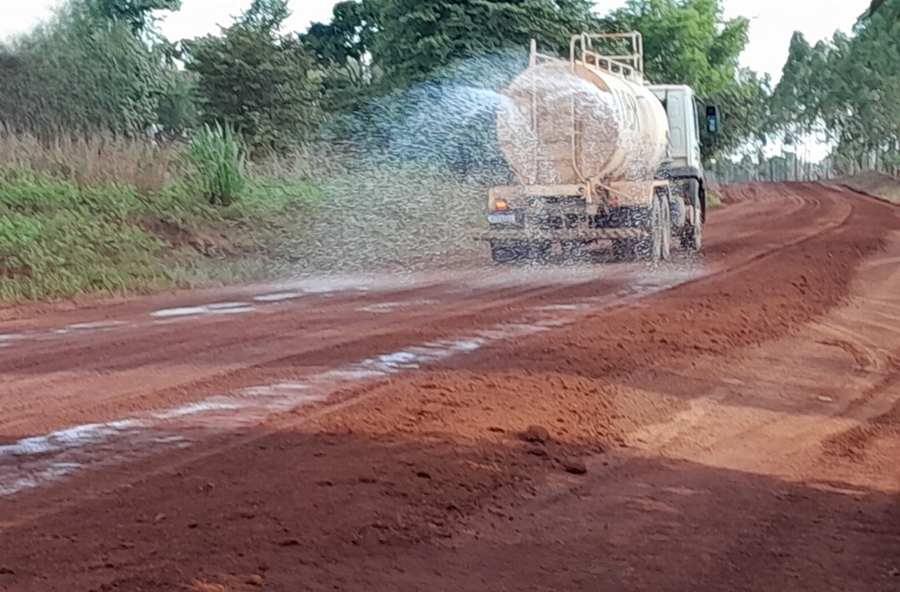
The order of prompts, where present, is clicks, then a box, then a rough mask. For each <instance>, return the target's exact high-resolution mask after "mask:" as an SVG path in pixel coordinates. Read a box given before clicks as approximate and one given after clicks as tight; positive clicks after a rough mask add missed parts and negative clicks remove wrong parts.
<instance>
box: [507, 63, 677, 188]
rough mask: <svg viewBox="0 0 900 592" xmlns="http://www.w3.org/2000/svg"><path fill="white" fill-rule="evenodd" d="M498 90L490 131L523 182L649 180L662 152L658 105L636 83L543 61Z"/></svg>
mask: <svg viewBox="0 0 900 592" xmlns="http://www.w3.org/2000/svg"><path fill="white" fill-rule="evenodd" d="M573 69H574V71H573ZM501 94H502V95H503V96H505V97H507V99H508V100H505V102H504V104H503V106H502V107H501V108H500V110H499V112H498V117H497V136H498V139H499V141H500V147H501V150H502V151H503V155H504V157H505V158H506V160H507V161H508V162H509V164H510V166H511V167H512V168H513V170H515V171H516V174H517V175H518V177H519V182H520V183H522V184H524V185H553V184H579V183H584V182H585V181H587V180H588V179H592V180H595V181H599V182H621V181H632V182H634V181H647V180H652V179H653V178H654V175H655V173H656V172H657V169H658V167H659V165H660V163H661V161H662V159H663V158H664V157H665V155H666V149H667V145H668V133H669V123H668V118H667V117H666V112H665V109H664V108H663V106H662V103H661V102H660V101H659V99H658V98H656V97H655V96H654V95H653V94H652V93H651V92H650V90H648V88H647V87H646V86H644V85H643V84H641V83H640V82H635V81H633V80H631V79H626V78H624V77H622V76H619V75H617V74H612V73H610V72H607V71H604V70H601V69H599V68H596V67H595V66H593V65H586V64H584V63H582V62H580V61H578V62H575V66H574V68H573V66H572V63H570V62H568V61H563V60H548V61H543V62H541V63H538V64H536V65H533V66H531V67H529V68H528V69H527V70H525V71H524V72H523V73H522V74H520V75H519V76H518V77H517V78H516V79H515V80H514V81H513V82H512V83H511V84H510V85H509V86H508V87H507V88H506V89H504V90H503V91H502V93H501Z"/></svg>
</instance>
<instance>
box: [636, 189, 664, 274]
mask: <svg viewBox="0 0 900 592" xmlns="http://www.w3.org/2000/svg"><path fill="white" fill-rule="evenodd" d="M649 214H650V215H649V220H648V221H647V226H646V229H647V231H648V232H649V236H648V237H647V238H645V239H643V240H642V241H641V242H640V245H639V247H638V249H639V251H640V253H641V254H642V255H643V256H644V258H645V259H647V260H648V261H650V262H651V263H658V262H660V261H665V260H666V259H668V258H669V256H670V255H671V249H672V243H671V237H672V231H671V228H670V219H669V207H668V204H667V203H666V198H665V196H663V195H654V196H653V202H652V204H651V206H650V212H649Z"/></svg>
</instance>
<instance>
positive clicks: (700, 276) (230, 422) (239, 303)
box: [0, 185, 900, 592]
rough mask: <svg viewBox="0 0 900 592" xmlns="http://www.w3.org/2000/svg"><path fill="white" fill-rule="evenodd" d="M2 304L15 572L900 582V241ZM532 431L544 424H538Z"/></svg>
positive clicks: (26, 581)
mask: <svg viewBox="0 0 900 592" xmlns="http://www.w3.org/2000/svg"><path fill="white" fill-rule="evenodd" d="M727 197H728V199H727V206H726V207H723V208H721V209H718V210H716V211H714V212H711V215H710V218H709V222H708V226H707V229H706V236H705V241H706V245H705V247H704V256H703V257H702V258H701V259H700V260H697V261H680V262H676V263H673V264H671V265H667V266H665V267H664V268H663V269H660V270H655V271H654V270H647V269H643V268H640V267H636V266H630V265H613V266H602V267H597V268H588V269H582V268H573V269H537V270H523V269H503V270H496V269H492V268H475V269H470V270H460V271H457V272H453V273H442V274H434V275H433V276H428V275H408V276H403V277H376V276H372V277H366V278H331V279H329V280H327V281H326V280H324V279H321V278H319V279H317V280H305V281H300V280H298V281H297V282H292V283H288V284H282V285H277V286H263V287H254V288H241V289H234V290H229V291H214V292H196V293H191V294H178V295H169V296H165V297H156V298H145V299H135V300H130V301H123V302H119V303H116V304H112V305H108V306H100V305H95V306H92V307H86V308H79V307H75V308H70V309H69V310H51V311H43V312H42V313H41V314H34V313H33V312H31V311H28V310H25V311H6V312H5V313H4V315H5V317H4V318H6V319H7V320H6V321H4V322H3V323H2V324H0V372H2V376H3V382H2V385H0V590H16V591H18V590H41V591H43V590H117V591H118V590H135V591H136V590H194V591H236V590H255V589H265V590H290V591H294V590H353V591H356V590H360V591H362V590H365V591H374V590H426V589H427V590H429V592H433V591H443V590H447V591H451V590H452V591H454V592H459V591H467V590H471V591H475V590H479V591H481V590H516V591H526V590H529V591H530V590H535V591H537V590H561V591H563V590H564V591H569V590H585V591H591V592H596V591H598V590H616V591H620V590H641V591H644V590H647V591H650V590H652V591H654V592H657V591H660V590H729V591H733V590H754V591H759V590H778V591H785V590H798V591H799V590H867V591H868V590H898V589H900V466H898V464H897V458H900V456H898V455H900V365H898V360H900V345H898V344H900V265H898V264H900V236H898V235H897V233H896V229H898V228H900V222H898V218H897V214H896V212H897V211H898V210H897V209H896V208H895V207H893V206H890V205H888V204H884V203H881V202H878V201H876V200H873V199H869V198H866V197H863V196H860V195H858V194H854V193H852V192H849V191H845V190H840V189H836V188H829V187H825V186H821V185H774V186H765V185H761V186H746V187H734V188H732V189H731V190H730V191H729V194H728V196H727ZM529 428H530V429H529Z"/></svg>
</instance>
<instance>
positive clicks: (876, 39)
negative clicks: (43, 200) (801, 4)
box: [773, 0, 900, 171]
mask: <svg viewBox="0 0 900 592" xmlns="http://www.w3.org/2000/svg"><path fill="white" fill-rule="evenodd" d="M895 7H900V2H898V0H887V1H886V2H885V3H884V4H883V5H881V6H876V7H875V8H876V9H877V10H874V11H867V13H866V14H864V15H863V16H862V17H861V18H860V19H859V21H858V22H857V24H856V26H855V27H854V30H853V35H852V36H848V35H845V34H843V33H840V32H838V33H835V35H834V36H833V38H832V39H831V40H830V41H827V42H820V43H817V44H816V45H815V46H814V47H810V46H809V45H808V44H806V42H805V41H804V40H803V39H802V36H801V35H800V34H795V35H794V39H793V40H792V43H791V50H790V52H789V54H788V58H787V60H786V62H785V66H784V69H783V74H782V80H781V82H780V83H779V85H778V87H777V88H776V89H775V93H774V96H773V111H774V112H775V113H776V114H777V118H778V120H779V125H780V126H781V127H782V128H783V129H785V130H788V131H789V132H790V131H791V130H793V129H796V128H798V127H800V128H803V129H804V130H807V129H812V130H815V131H819V132H822V133H824V134H825V136H826V138H827V140H829V141H830V142H831V143H832V144H833V145H834V153H833V157H834V160H835V162H836V163H837V164H838V165H839V166H840V167H841V168H842V169H843V170H844V171H853V170H858V169H860V168H868V167H869V166H873V165H874V166H876V167H878V168H881V167H885V166H894V165H893V164H892V163H894V162H895V161H897V157H898V156H900V105H898V103H897V101H896V100H895V97H896V96H897V93H900V44H898V43H897V40H896V26H897V25H896V16H895V15H894V13H893V12H892V11H893V9H894V8H895Z"/></svg>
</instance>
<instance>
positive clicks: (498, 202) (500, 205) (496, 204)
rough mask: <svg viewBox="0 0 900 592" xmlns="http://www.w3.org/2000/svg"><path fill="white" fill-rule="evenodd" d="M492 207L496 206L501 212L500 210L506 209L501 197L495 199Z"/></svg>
mask: <svg viewBox="0 0 900 592" xmlns="http://www.w3.org/2000/svg"><path fill="white" fill-rule="evenodd" d="M494 207H495V208H497V210H498V211H500V212H502V211H504V210H506V208H507V204H506V202H505V201H503V200H502V199H498V200H497V201H495V202H494Z"/></svg>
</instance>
